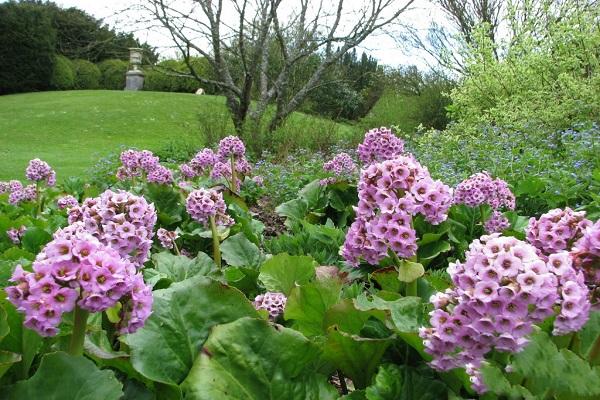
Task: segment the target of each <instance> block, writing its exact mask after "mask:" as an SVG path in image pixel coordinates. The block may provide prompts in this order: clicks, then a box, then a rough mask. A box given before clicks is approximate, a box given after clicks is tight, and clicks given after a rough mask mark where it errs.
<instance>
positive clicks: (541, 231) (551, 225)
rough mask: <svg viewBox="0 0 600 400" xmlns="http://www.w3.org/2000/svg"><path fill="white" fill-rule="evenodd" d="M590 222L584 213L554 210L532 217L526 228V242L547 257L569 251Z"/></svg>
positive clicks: (566, 209) (567, 209)
mask: <svg viewBox="0 0 600 400" xmlns="http://www.w3.org/2000/svg"><path fill="white" fill-rule="evenodd" d="M590 225H591V222H590V221H589V220H587V219H586V218H585V211H580V212H575V211H573V210H571V209H570V208H568V207H567V208H565V209H564V210H561V209H559V208H556V209H554V210H550V211H548V212H547V213H546V214H543V215H542V216H540V218H539V219H536V218H535V217H532V218H531V219H530V220H529V225H528V226H527V229H526V233H527V241H528V242H529V243H531V244H532V245H533V246H534V247H535V248H537V249H538V250H539V251H540V252H541V253H542V254H543V255H545V256H548V255H550V254H553V253H557V252H559V251H562V250H567V249H569V248H570V247H571V246H572V245H573V243H574V242H575V241H576V240H578V239H579V238H580V237H581V236H582V235H583V232H584V230H585V228H586V227H588V226H590Z"/></svg>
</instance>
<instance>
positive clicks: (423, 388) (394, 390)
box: [366, 364, 447, 400]
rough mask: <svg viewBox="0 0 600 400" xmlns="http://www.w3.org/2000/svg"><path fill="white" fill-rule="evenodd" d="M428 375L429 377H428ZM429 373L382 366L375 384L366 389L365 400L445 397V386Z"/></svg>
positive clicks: (407, 368) (423, 399)
mask: <svg viewBox="0 0 600 400" xmlns="http://www.w3.org/2000/svg"><path fill="white" fill-rule="evenodd" d="M428 375H429V376H428ZM431 375H432V374H431V372H430V373H429V374H427V371H418V370H416V369H414V368H410V367H407V366H399V365H394V364H387V365H382V366H381V367H380V368H379V371H378V372H377V376H376V377H375V382H374V383H373V385H372V386H369V387H368V388H367V389H366V398H367V400H397V399H402V400H438V399H443V398H445V397H446V395H447V388H446V386H445V385H444V384H443V383H442V382H440V381H438V380H435V379H433V378H432V376H431Z"/></svg>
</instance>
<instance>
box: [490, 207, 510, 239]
mask: <svg viewBox="0 0 600 400" xmlns="http://www.w3.org/2000/svg"><path fill="white" fill-rule="evenodd" d="M509 227H510V222H509V221H508V218H506V217H505V216H504V214H502V213H501V212H500V211H498V210H494V211H492V215H491V216H490V217H489V218H488V220H487V221H485V224H484V226H483V228H484V229H485V231H486V232H487V233H502V232H504V231H505V230H507V229H508V228H509Z"/></svg>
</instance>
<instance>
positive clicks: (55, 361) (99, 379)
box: [8, 352, 123, 400]
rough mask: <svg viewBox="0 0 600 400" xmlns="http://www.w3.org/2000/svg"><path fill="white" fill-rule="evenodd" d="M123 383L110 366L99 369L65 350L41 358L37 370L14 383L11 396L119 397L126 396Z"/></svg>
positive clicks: (51, 399) (60, 398)
mask: <svg viewBox="0 0 600 400" xmlns="http://www.w3.org/2000/svg"><path fill="white" fill-rule="evenodd" d="M121 389H122V385H121V383H120V382H119V381H118V380H117V378H116V377H115V375H114V373H113V372H112V371H110V370H100V369H98V367H96V365H95V364H94V363H93V362H92V361H90V360H88V359H87V358H85V357H82V356H71V355H68V354H66V353H63V352H57V353H49V354H46V355H45V356H44V357H43V358H42V362H41V364H40V367H39V368H38V370H37V371H36V373H35V374H34V375H33V376H32V377H31V378H29V379H28V380H26V381H21V382H18V383H17V384H16V385H14V386H13V387H12V388H11V390H10V392H9V395H8V398H9V399H10V400H13V399H14V400H22V399H47V400H63V399H69V400H97V399H102V400H118V399H120V398H121V397H122V396H123V391H122V390H121Z"/></svg>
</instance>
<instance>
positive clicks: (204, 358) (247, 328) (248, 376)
mask: <svg viewBox="0 0 600 400" xmlns="http://www.w3.org/2000/svg"><path fill="white" fill-rule="evenodd" d="M320 356H321V350H320V349H319V348H318V347H317V346H316V345H314V344H313V343H311V341H309V340H308V339H307V338H305V337H304V336H302V335H301V334H300V333H298V332H296V331H294V330H292V329H288V328H284V327H281V326H273V325H271V324H269V323H268V322H267V321H264V320H259V319H253V318H241V319H239V320H237V321H235V322H232V323H229V324H226V325H220V326H217V327H215V328H214V329H213V331H212V332H211V335H210V337H209V338H208V340H207V341H206V344H205V345H204V347H203V349H202V352H201V354H200V357H199V358H198V359H197V360H196V362H195V363H194V367H193V368H192V370H191V371H190V374H189V375H188V377H187V378H186V380H185V381H184V382H183V384H182V385H181V387H182V389H183V392H184V393H185V398H186V399H190V400H259V399H260V400H283V399H285V400H320V399H323V400H332V399H335V398H337V392H336V390H335V389H334V388H333V386H331V385H330V384H329V383H328V382H327V376H325V375H322V374H320V373H318V372H317V368H318V365H319V361H320Z"/></svg>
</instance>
